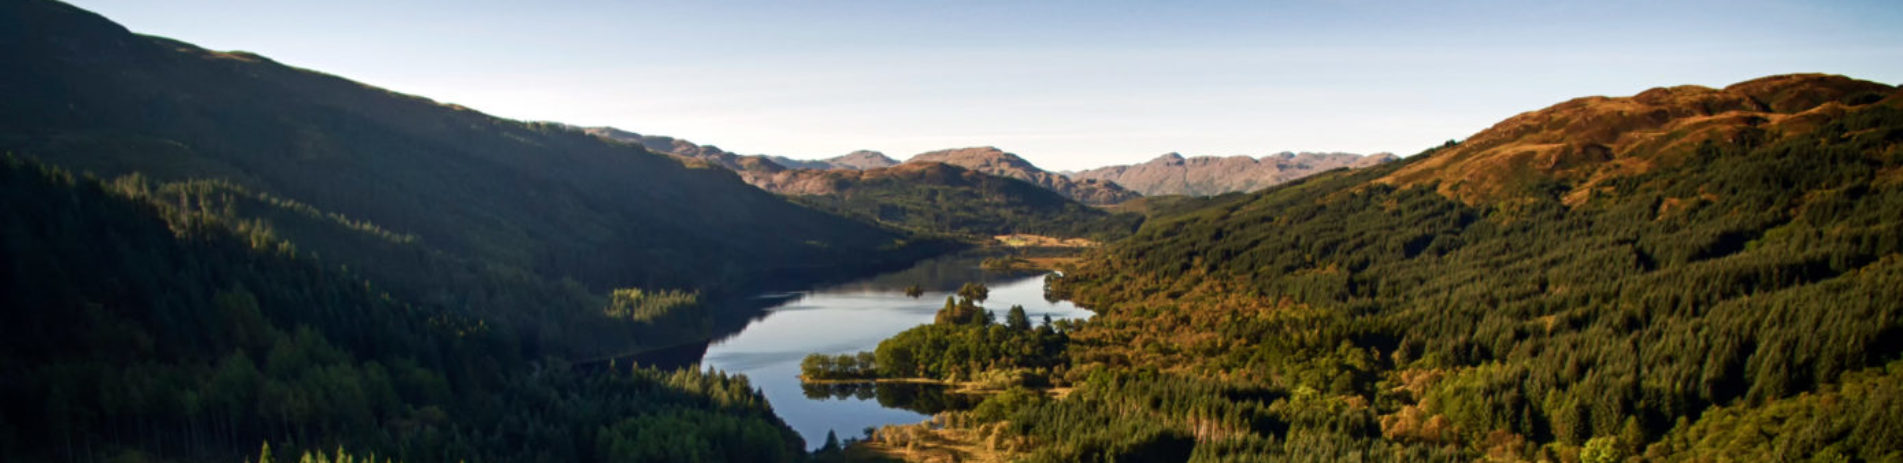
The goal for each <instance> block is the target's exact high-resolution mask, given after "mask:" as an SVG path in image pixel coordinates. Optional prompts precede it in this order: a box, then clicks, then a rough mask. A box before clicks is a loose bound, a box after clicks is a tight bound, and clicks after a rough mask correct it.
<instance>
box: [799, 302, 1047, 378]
mask: <svg viewBox="0 0 1903 463" xmlns="http://www.w3.org/2000/svg"><path fill="white" fill-rule="evenodd" d="M1017 312H1018V315H1020V318H1025V317H1022V315H1023V314H1022V312H1023V310H1022V308H1018V310H1017ZM1021 322H1022V326H1021V327H1018V326H1011V325H999V324H996V323H993V322H992V316H991V312H989V311H987V310H985V309H984V308H983V307H980V306H978V305H977V304H975V303H973V302H972V301H971V300H970V299H956V298H953V297H947V298H946V299H945V307H944V308H943V309H940V310H939V312H938V316H937V320H936V321H935V322H933V323H932V324H930V325H919V326H917V327H914V328H912V329H909V330H905V331H903V332H900V333H899V334H897V335H894V336H893V337H891V338H888V339H886V340H884V341H881V342H879V347H878V349H877V350H875V351H874V352H873V360H874V361H875V362H876V363H877V365H878V373H879V374H880V375H882V376H884V377H891V378H932V379H947V380H949V379H960V378H976V377H978V376H979V374H980V373H982V372H986V371H1002V370H1018V369H1024V370H1045V371H1048V370H1049V369H1051V368H1053V367H1057V366H1059V365H1061V364H1063V363H1064V361H1065V359H1064V352H1065V346H1066V345H1067V344H1068V342H1069V338H1068V335H1066V334H1065V333H1063V332H1061V331H1057V330H1053V329H1032V328H1031V327H1030V323H1029V320H1028V319H1027V320H1021ZM809 358H810V357H809ZM1031 381H1032V382H1041V381H1043V379H1032V380H1031ZM1015 382H1023V381H1015Z"/></svg>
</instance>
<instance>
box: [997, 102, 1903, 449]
mask: <svg viewBox="0 0 1903 463" xmlns="http://www.w3.org/2000/svg"><path fill="white" fill-rule="evenodd" d="M1056 290H1057V292H1058V293H1059V294H1058V295H1061V296H1066V297H1070V298H1073V299H1074V300H1076V301H1077V302H1079V303H1080V305H1085V306H1088V307H1092V308H1094V309H1096V310H1098V311H1099V312H1100V315H1099V316H1097V317H1095V318H1093V319H1092V320H1090V321H1089V322H1088V323H1085V324H1084V325H1083V326H1082V327H1081V328H1079V329H1076V330H1074V331H1072V332H1070V344H1069V347H1068V349H1069V353H1070V357H1071V362H1072V364H1071V365H1070V366H1069V371H1070V380H1071V381H1073V382H1075V383H1078V384H1079V385H1078V386H1077V389H1076V392H1073V393H1072V394H1071V395H1070V396H1069V397H1067V398H1065V399H1062V400H1033V401H1030V402H1029V403H1016V402H1014V403H1015V404H1016V405H1013V406H1011V407H1006V409H1007V410H1008V411H1007V412H1000V411H999V409H998V408H997V407H992V408H986V407H985V406H980V407H979V410H988V411H987V413H986V414H983V415H982V416H975V417H970V418H973V419H978V420H980V421H981V422H980V423H979V424H969V423H968V424H967V425H968V426H974V427H976V428H977V429H984V430H987V432H989V433H991V434H990V435H992V436H993V437H992V438H991V439H993V440H994V441H996V442H1004V443H1007V444H1009V445H1004V447H1003V448H1005V449H1007V450H1012V451H1017V452H1021V454H1022V455H1024V456H1027V457H1028V458H1030V459H1032V460H1034V461H1047V460H1054V461H1096V460H1099V459H1102V458H1104V457H1111V456H1119V455H1120V456H1122V457H1123V458H1144V459H1156V460H1178V459H1192V460H1195V461H1245V460H1254V459H1257V458H1262V457H1272V458H1288V459H1295V460H1306V461H1338V460H1342V459H1359V460H1364V461H1425V460H1440V461H1474V460H1482V459H1484V460H1494V461H1513V460H1521V459H1547V460H1554V461H1576V459H1578V460H1583V461H1621V460H1623V459H1625V458H1628V457H1642V458H1645V459H1648V460H1654V461H1681V460H1701V461H1713V460H1715V461H1798V460H1807V459H1811V458H1813V457H1816V458H1823V460H1820V461H1894V460H1896V459H1898V458H1903V445H1899V444H1898V443H1899V442H1903V422H1899V421H1898V420H1897V417H1899V416H1903V400H1898V397H1897V395H1896V391H1895V383H1896V382H1897V381H1898V378H1899V371H1903V370H1899V366H1898V365H1903V342H1899V339H1903V92H1898V91H1897V89H1896V88H1895V87H1891V86H1888V85H1883V84H1876V83H1871V82H1863V81H1855V80H1851V79H1847V78H1843V77H1838V76H1822V75H1795V76H1778V77H1771V78H1765V79H1759V80H1755V81H1751V82H1746V83H1741V84H1738V85H1734V86H1731V87H1728V88H1725V89H1710V88H1703V87H1690V86H1687V87H1675V88H1671V89H1658V90H1653V91H1648V92H1645V93H1643V94H1640V95H1639V96H1637V97H1631V98H1603V97H1597V98H1587V99H1581V100H1576V101H1573V102H1568V103H1565V104H1562V105H1558V106H1555V107H1553V108H1549V109H1547V110H1542V111H1537V112H1532V113H1527V114H1524V115H1521V116H1518V117H1515V118H1513V119H1510V120H1508V121H1506V122H1503V123H1501V124H1500V125H1498V126H1496V127H1494V128H1491V129H1489V130H1487V131H1484V132H1482V133H1480V134H1476V135H1474V136H1473V137H1471V138H1469V139H1468V140H1467V141H1466V142H1465V143H1460V144H1450V145H1448V146H1445V147H1441V148H1437V149H1435V150H1430V151H1429V152H1426V153H1422V154H1420V155H1416V156H1413V157H1410V158H1408V159H1405V160H1403V161H1400V162H1398V163H1395V164H1391V165H1386V166H1379V167H1372V168H1368V169H1365V170H1357V171H1338V172H1333V173H1329V174H1324V175H1321V176H1318V177H1311V178H1308V179H1305V180H1301V181H1297V182H1295V183H1293V184H1290V185H1287V186H1283V187H1278V188H1272V189H1269V190H1266V191H1263V192H1261V193H1257V194H1253V195H1249V196H1245V197H1240V198H1234V199H1224V200H1219V201H1214V202H1213V204H1210V205H1209V206H1206V207H1203V208H1200V209H1196V210H1192V211H1189V212H1186V213H1183V214H1180V215H1176V216H1173V217H1167V218H1160V219H1155V220H1151V221H1150V222H1148V223H1146V224H1145V225H1144V226H1143V228H1142V229H1141V230H1140V231H1139V232H1138V233H1137V234H1136V235H1135V236H1133V237H1132V238H1130V239H1127V240H1124V241H1121V242H1118V243H1115V244H1113V245H1111V246H1109V247H1107V248H1106V249H1103V250H1102V251H1101V252H1099V253H1096V254H1094V255H1093V257H1091V258H1090V259H1088V260H1087V261H1086V262H1084V263H1082V264H1079V265H1078V266H1077V268H1075V269H1074V271H1072V272H1070V273H1068V274H1067V275H1066V276H1065V277H1064V278H1062V279H1060V280H1058V285H1057V288H1056ZM1853 402H1854V403H1855V405H1851V403H1853ZM983 423H1003V424H997V425H992V424H983ZM1001 445H1002V444H1001Z"/></svg>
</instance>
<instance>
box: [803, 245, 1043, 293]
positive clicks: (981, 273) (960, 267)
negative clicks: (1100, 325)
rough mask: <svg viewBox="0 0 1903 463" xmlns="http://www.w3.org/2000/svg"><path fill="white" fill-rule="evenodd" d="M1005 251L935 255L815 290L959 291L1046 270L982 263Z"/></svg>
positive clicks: (1013, 279)
mask: <svg viewBox="0 0 1903 463" xmlns="http://www.w3.org/2000/svg"><path fill="white" fill-rule="evenodd" d="M1002 255H1003V254H1000V253H996V252H964V253H958V254H952V255H947V256H941V257H935V258H931V259H926V260H924V261H920V262H919V263H918V264H917V265H913V266H912V267H911V268H907V269H905V270H900V271H897V272H891V273H885V274H880V275H878V276H874V277H871V278H866V279H862V280H858V281H853V282H850V283H846V284H842V285H838V286H831V287H827V288H824V289H820V290H817V291H816V292H856V291H905V289H906V288H908V287H911V286H912V285H918V287H919V288H921V289H924V290H925V291H926V292H946V291H956V290H957V289H958V287H959V286H960V285H963V284H965V283H974V282H975V283H985V284H991V283H993V282H995V281H1015V280H1017V279H1019V278H1023V277H1027V276H1032V275H1037V274H1039V273H1043V272H1041V271H1029V272H1026V271H1017V272H994V271H987V270H984V269H983V268H982V267H981V265H982V264H983V263H984V260H985V259H986V258H991V257H999V256H1002Z"/></svg>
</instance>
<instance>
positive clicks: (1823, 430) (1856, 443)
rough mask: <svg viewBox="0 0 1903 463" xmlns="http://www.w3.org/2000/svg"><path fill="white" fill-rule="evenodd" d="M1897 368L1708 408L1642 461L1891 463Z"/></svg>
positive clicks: (1899, 396) (1898, 403) (1901, 433)
mask: <svg viewBox="0 0 1903 463" xmlns="http://www.w3.org/2000/svg"><path fill="white" fill-rule="evenodd" d="M1900 417H1903V362H1891V363H1889V364H1888V365H1885V366H1883V367H1880V368H1870V369H1866V370H1862V371H1858V372H1854V373H1849V374H1846V375H1844V377H1843V379H1842V381H1841V382H1839V383H1837V384H1832V385H1828V386H1825V387H1822V388H1819V389H1818V390H1817V391H1814V392H1806V393H1802V394H1798V395H1796V396H1793V397H1787V398H1782V399H1776V400H1772V401H1768V402H1766V403H1764V404H1762V405H1758V406H1753V405H1751V404H1745V403H1740V404H1735V405H1729V406H1724V407H1716V408H1713V409H1711V410H1709V411H1706V412H1705V413H1704V414H1702V415H1700V416H1698V417H1697V419H1696V420H1695V421H1690V422H1686V421H1680V422H1679V423H1678V425H1677V426H1675V427H1674V428H1673V429H1672V430H1671V432H1670V433H1669V434H1667V435H1666V436H1665V437H1663V438H1661V439H1659V443H1657V444H1654V445H1653V446H1652V448H1650V449H1647V450H1646V454H1647V455H1653V456H1657V455H1672V456H1681V457H1684V458H1685V459H1688V460H1713V459H1733V460H1737V461H1802V460H1807V459H1808V460H1810V461H1897V460H1898V459H1903V448H1900V447H1899V446H1898V445H1897V443H1898V442H1903V418H1900Z"/></svg>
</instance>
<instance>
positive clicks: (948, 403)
mask: <svg viewBox="0 0 1903 463" xmlns="http://www.w3.org/2000/svg"><path fill="white" fill-rule="evenodd" d="M965 282H983V283H986V284H987V286H989V287H990V288H991V295H990V299H988V300H986V301H985V303H984V306H985V307H986V308H988V309H990V310H992V311H993V312H994V313H996V315H997V317H998V319H1000V320H1002V319H1003V318H1004V311H1005V310H1007V309H1009V308H1010V307H1011V306H1012V305H1022V306H1024V310H1025V311H1026V312H1028V313H1029V314H1030V315H1031V319H1032V320H1033V321H1038V320H1041V319H1042V318H1043V317H1044V316H1045V315H1049V316H1050V317H1051V318H1052V319H1054V320H1061V319H1071V318H1088V317H1089V316H1090V315H1091V313H1090V311H1087V310H1084V309H1080V308H1078V307H1076V306H1074V305H1071V303H1070V302H1068V301H1058V302H1050V301H1046V300H1044V275H1043V274H1041V273H1037V274H1024V273H1019V274H1015V275H1005V274H996V273H988V272H984V271H981V270H980V269H979V268H978V261H977V260H974V259H970V258H953V259H938V260H933V261H927V262H925V263H922V264H920V265H919V266H917V267H913V268H911V269H908V270H905V271H901V272H895V273H891V274H886V275H880V276H877V277H873V278H868V279H865V280H860V281H857V282H853V283H848V284H845V285H840V286H835V287H831V288H827V289H821V290H814V291H807V292H802V293H798V294H797V295H792V296H791V297H790V298H788V299H787V300H786V301H785V302H783V303H780V304H779V305H777V306H774V307H771V308H769V309H767V312H766V314H765V315H764V316H762V317H759V318H756V319H754V320H753V321H752V322H751V323H750V324H748V325H747V326H746V328H745V329H743V330H741V331H740V332H739V333H737V334H734V335H733V336H730V337H727V338H725V339H723V340H719V341H716V342H714V343H713V344H712V345H710V346H708V348H707V353H706V354H705V355H704V356H703V357H702V358H701V364H702V365H703V366H704V367H705V368H708V369H717V370H721V371H726V372H728V373H740V374H745V375H747V377H748V378H749V379H750V380H751V381H752V382H753V385H754V386H755V387H758V388H760V390H761V391H762V392H764V393H765V394H766V397H767V399H768V400H770V401H772V403H773V410H774V411H775V412H777V413H778V414H779V415H780V418H781V419H783V420H785V421H786V424H787V425H789V426H792V428H793V429H794V430H795V431H798V432H799V433H800V435H801V436H804V437H805V438H806V445H807V447H809V448H818V447H819V446H820V445H821V444H823V443H824V442H825V440H826V432H827V431H828V430H831V431H834V432H836V433H837V434H838V435H839V438H840V439H845V438H847V437H853V436H859V435H861V434H862V433H863V430H864V429H865V428H867V427H877V426H883V425H888V424H900V423H917V422H920V421H924V420H926V419H928V418H930V415H929V414H928V413H929V412H933V411H937V410H939V409H943V408H946V407H960V406H968V405H969V402H970V400H972V398H968V397H962V396H955V395H949V396H950V397H948V394H945V393H944V392H943V391H940V390H938V389H939V388H937V387H935V386H919V385H883V384H882V385H878V387H876V388H875V387H872V386H870V385H868V386H864V387H853V386H841V387H831V388H828V387H806V388H802V387H801V384H800V382H799V378H798V377H797V375H799V364H800V360H801V359H803V358H805V357H806V355H807V354H811V353H816V352H817V353H823V354H844V353H852V352H860V351H870V350H873V349H874V348H876V347H878V345H879V341H881V340H884V339H885V338H888V337H891V336H892V335H894V334H898V333H899V332H900V331H905V330H906V329H908V328H911V327H914V326H918V325H921V324H926V323H931V322H932V316H933V315H934V314H935V313H937V312H938V309H939V308H940V307H943V306H944V304H945V298H946V296H948V295H950V294H951V292H952V291H954V290H955V289H956V288H957V287H958V286H959V285H961V284H963V283H965ZM911 285H918V286H919V287H920V288H923V289H925V290H926V292H925V294H924V295H923V296H920V297H917V298H912V297H908V296H906V295H905V288H906V287H907V286H911ZM768 297H787V295H772V296H768ZM922 412H925V413H922Z"/></svg>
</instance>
